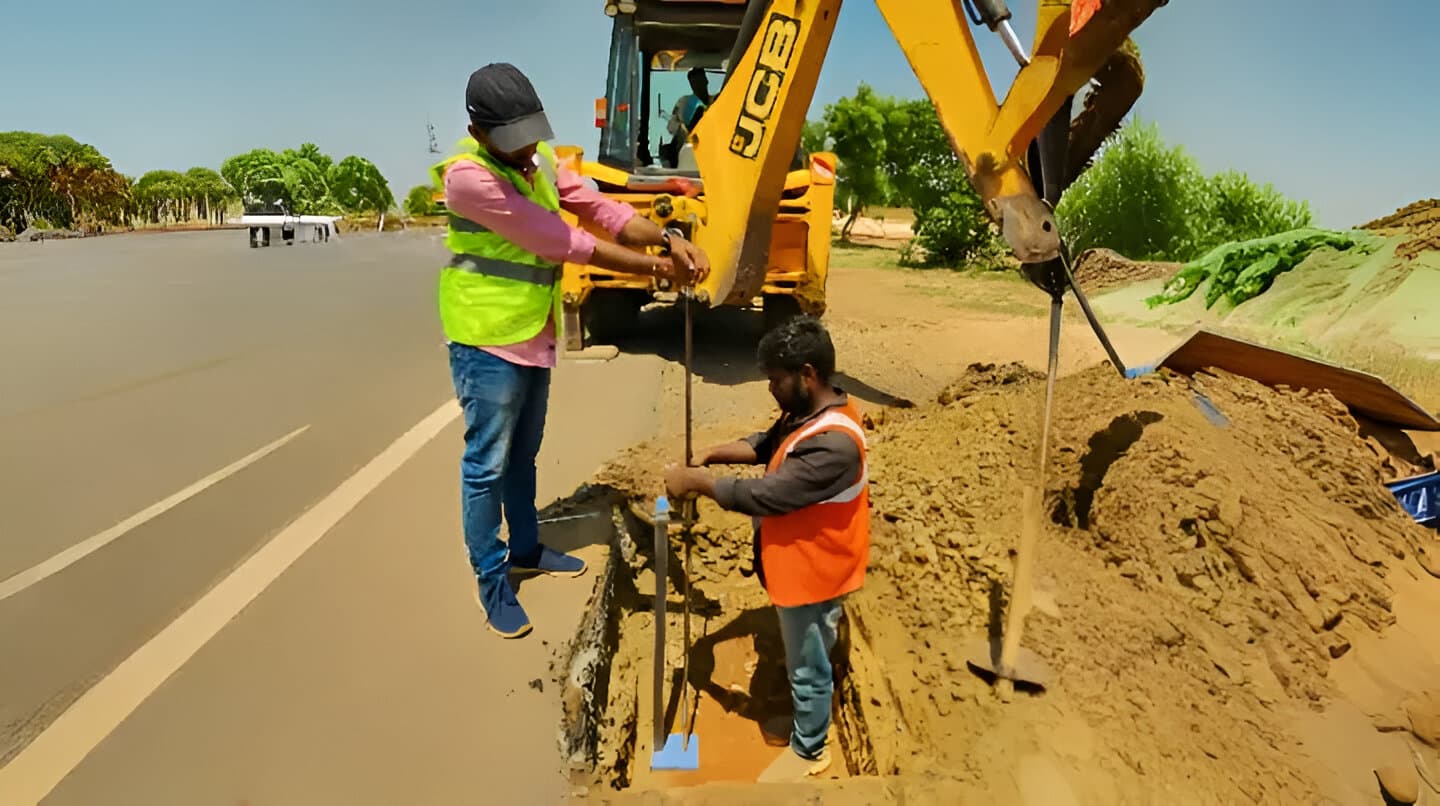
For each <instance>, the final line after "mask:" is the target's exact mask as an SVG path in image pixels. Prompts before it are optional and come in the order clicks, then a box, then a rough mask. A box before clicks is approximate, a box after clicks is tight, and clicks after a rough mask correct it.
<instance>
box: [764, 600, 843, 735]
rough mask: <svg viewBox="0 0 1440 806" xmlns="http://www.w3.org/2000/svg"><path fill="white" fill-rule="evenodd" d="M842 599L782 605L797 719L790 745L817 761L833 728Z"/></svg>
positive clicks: (782, 629) (787, 667) (787, 666)
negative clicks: (834, 658)
mask: <svg viewBox="0 0 1440 806" xmlns="http://www.w3.org/2000/svg"><path fill="white" fill-rule="evenodd" d="M840 603H841V599H838V598H836V599H830V600H829V601H825V602H819V603H817V604H810V605H801V606H800V607H780V606H778V605H777V606H776V607H775V610H776V611H778V612H779V613H780V637H781V638H782V639H783V640H784V641H785V671H786V672H788V673H789V675H790V696H791V698H792V699H793V700H794V703H795V721H794V725H792V726H791V728H790V748H791V749H792V750H794V751H795V753H796V754H797V755H799V756H801V757H803V758H808V759H811V760H814V759H816V758H819V757H820V753H821V752H822V751H823V750H824V749H825V734H826V733H828V732H829V731H830V701H831V698H832V697H833V695H834V692H835V678H834V674H835V672H834V670H833V669H832V668H831V666H830V651H831V650H832V649H834V648H835V631H836V628H837V627H838V626H839V624H840V610H841V605H840Z"/></svg>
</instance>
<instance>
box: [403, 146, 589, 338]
mask: <svg viewBox="0 0 1440 806" xmlns="http://www.w3.org/2000/svg"><path fill="white" fill-rule="evenodd" d="M460 143H461V152H460V153H458V154H455V155H454V156H451V157H447V158H446V159H444V160H441V161H440V162H439V163H437V164H436V165H435V166H434V167H433V168H431V169H430V175H431V177H432V179H433V180H434V182H435V185H436V187H444V186H445V171H446V169H448V168H449V167H450V166H451V165H452V164H454V163H456V162H459V161H461V160H469V161H471V162H478V163H480V164H481V165H483V166H485V168H486V169H488V170H489V171H490V172H491V173H494V174H495V175H496V176H499V177H502V178H504V179H505V180H506V181H508V182H510V183H511V184H513V185H514V186H515V188H516V189H517V190H519V191H520V193H521V195H523V196H524V197H525V198H527V199H529V200H530V201H532V202H535V203H536V204H538V205H540V206H541V207H543V208H545V209H546V210H549V211H551V212H559V210H560V191H559V189H558V188H557V187H556V185H555V176H556V170H557V169H556V160H555V151H554V150H553V149H552V148H551V147H550V145H549V144H548V143H540V144H539V146H538V147H537V148H536V152H537V153H538V154H539V155H540V170H539V171H537V172H536V174H535V181H534V183H533V184H532V183H531V182H530V181H529V180H527V179H526V178H525V176H524V175H523V174H521V173H520V172H519V171H518V170H516V169H514V168H511V167H509V166H508V165H504V164H503V163H501V162H500V161H498V160H496V159H495V158H494V157H492V156H490V154H489V152H487V151H486V150H485V149H483V148H481V147H480V144H479V143H477V142H476V141H475V140H474V139H473V138H468V137H467V138H466V139H464V140H462V141H460ZM445 246H446V247H447V248H449V250H450V253H451V258H450V262H449V263H448V264H446V266H445V267H444V268H442V269H441V270H440V289H439V291H440V323H441V325H442V327H443V328H444V330H445V338H447V339H449V340H450V341H452V342H455V343H457V344H468V345H470V346H472V347H499V346H504V345H507V344H516V343H519V342H523V341H526V340H528V339H531V338H534V337H535V336H536V335H537V334H539V333H540V331H541V330H542V329H544V327H545V321H546V319H547V318H549V317H550V316H551V315H553V316H554V317H555V331H556V334H557V338H559V339H560V340H561V343H563V340H564V334H563V332H562V328H563V323H564V316H563V315H562V311H561V305H560V277H561V273H562V270H563V268H564V267H563V265H562V264H560V263H553V262H551V261H548V260H545V259H543V258H541V257H540V256H539V255H536V254H534V253H533V252H529V251H526V250H525V249H522V248H521V247H519V246H517V245H515V244H514V243H511V242H510V241H508V240H506V239H505V237H504V236H501V235H499V234H497V233H494V232H491V231H490V230H488V229H486V228H485V227H484V226H481V225H480V224H477V223H475V222H474V221H471V220H470V219H468V218H465V217H463V216H460V215H458V214H456V213H454V212H451V213H450V214H449V231H448V232H447V233H446V234H445Z"/></svg>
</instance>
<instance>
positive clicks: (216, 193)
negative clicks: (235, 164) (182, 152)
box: [185, 167, 234, 225]
mask: <svg viewBox="0 0 1440 806" xmlns="http://www.w3.org/2000/svg"><path fill="white" fill-rule="evenodd" d="M185 179H186V180H187V181H188V182H189V183H190V193H191V198H192V201H193V203H194V205H195V217H196V218H203V219H205V220H207V221H208V222H210V223H211V224H217V225H218V224H222V223H224V218H225V202H226V201H227V200H229V199H231V198H233V195H234V194H233V191H232V190H231V189H230V186H229V185H228V184H226V182H225V179H224V178H223V177H221V176H220V174H218V173H216V172H215V171H213V170H211V169H209V168H199V167H197V168H191V169H190V170H188V171H186V172H185Z"/></svg>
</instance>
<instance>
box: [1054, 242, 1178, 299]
mask: <svg viewBox="0 0 1440 806" xmlns="http://www.w3.org/2000/svg"><path fill="white" fill-rule="evenodd" d="M1180 265H1181V264H1179V263H1164V262H1153V261H1143V260H1131V259H1129V258H1127V257H1125V256H1124V255H1121V254H1120V253H1119V252H1116V251H1114V250H1111V249H1087V250H1085V251H1084V252H1081V253H1080V256H1079V257H1078V258H1076V259H1075V267H1074V269H1073V272H1072V273H1073V274H1074V275H1075V282H1077V283H1079V284H1080V287H1081V288H1083V289H1085V290H1086V291H1098V290H1101V289H1105V288H1110V287H1113V286H1117V285H1125V284H1126V283H1136V282H1140V281H1141V280H1151V279H1154V278H1157V277H1169V276H1170V275H1172V274H1174V273H1175V272H1176V271H1178V270H1179V269H1180Z"/></svg>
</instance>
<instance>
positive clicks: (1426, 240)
mask: <svg viewBox="0 0 1440 806" xmlns="http://www.w3.org/2000/svg"><path fill="white" fill-rule="evenodd" d="M1361 229H1368V230H1377V231H1384V232H1406V233H1408V234H1409V235H1410V238H1409V240H1407V241H1405V243H1403V244H1401V245H1400V247H1399V248H1398V249H1396V250H1395V254H1396V256H1397V257H1399V258H1401V259H1402V260H1409V259H1410V258H1413V257H1415V256H1416V255H1418V254H1420V253H1421V252H1427V251H1431V250H1440V199H1426V200H1424V201H1417V202H1415V203H1414V204H1409V205H1406V206H1405V207H1402V208H1400V209H1399V210H1396V211H1395V212H1394V213H1391V214H1390V215H1388V216H1385V217H1384V218H1377V219H1375V220H1374V221H1371V222H1370V223H1368V224H1366V225H1364V226H1363V227H1362V228H1361Z"/></svg>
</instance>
